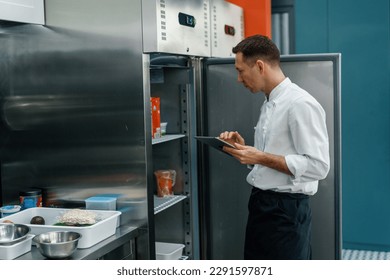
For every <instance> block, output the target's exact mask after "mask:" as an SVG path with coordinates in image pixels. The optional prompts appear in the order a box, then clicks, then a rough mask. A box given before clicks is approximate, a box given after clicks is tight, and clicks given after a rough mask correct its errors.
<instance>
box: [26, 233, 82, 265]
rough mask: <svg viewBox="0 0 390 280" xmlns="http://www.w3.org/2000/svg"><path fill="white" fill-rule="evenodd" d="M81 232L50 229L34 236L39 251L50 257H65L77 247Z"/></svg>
mask: <svg viewBox="0 0 390 280" xmlns="http://www.w3.org/2000/svg"><path fill="white" fill-rule="evenodd" d="M80 238H81V234H80V233H77V232H73V231H50V232H45V233H41V234H39V235H36V236H35V237H34V238H33V242H35V244H36V246H37V248H38V250H39V252H40V253H41V254H42V255H43V256H45V257H46V258H49V259H65V258H68V257H70V256H71V255H72V254H73V253H74V251H75V250H76V249H77V244H78V242H79V239H80Z"/></svg>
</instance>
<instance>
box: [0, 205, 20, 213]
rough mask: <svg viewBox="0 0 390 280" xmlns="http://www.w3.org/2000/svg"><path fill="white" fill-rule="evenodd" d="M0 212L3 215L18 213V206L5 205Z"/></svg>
mask: <svg viewBox="0 0 390 280" xmlns="http://www.w3.org/2000/svg"><path fill="white" fill-rule="evenodd" d="M0 211H1V212H3V213H7V214H9V213H16V212H19V211H20V206H19V205H5V206H3V207H1V208H0Z"/></svg>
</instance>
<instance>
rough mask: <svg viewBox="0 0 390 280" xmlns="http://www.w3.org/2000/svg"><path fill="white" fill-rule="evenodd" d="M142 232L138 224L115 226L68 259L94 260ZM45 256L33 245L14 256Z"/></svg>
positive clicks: (27, 258)
mask: <svg viewBox="0 0 390 280" xmlns="http://www.w3.org/2000/svg"><path fill="white" fill-rule="evenodd" d="M141 233H142V229H141V228H140V227H138V226H128V225H123V226H120V227H119V228H117V230H116V232H115V234H114V235H112V236H110V237H108V238H107V239H104V240H103V241H101V242H99V243H97V244H96V245H94V246H92V247H90V248H85V249H77V250H76V252H74V253H73V255H72V256H71V257H69V258H68V259H69V260H96V259H99V258H102V257H104V256H105V255H106V254H108V253H110V252H112V251H113V250H115V249H117V248H118V247H120V246H122V245H125V244H126V243H130V242H131V241H132V240H134V239H135V238H137V237H138V236H139V235H140V234H141ZM45 259H46V258H45V257H44V256H42V255H41V253H40V252H39V251H38V249H37V248H36V247H35V245H33V246H32V247H31V251H30V252H28V253H26V254H24V255H22V256H20V257H18V258H16V260H45Z"/></svg>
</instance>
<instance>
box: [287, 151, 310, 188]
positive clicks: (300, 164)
mask: <svg viewBox="0 0 390 280" xmlns="http://www.w3.org/2000/svg"><path fill="white" fill-rule="evenodd" d="M285 160H286V164H287V167H288V169H289V170H290V172H291V173H292V174H293V180H292V182H293V184H297V183H299V181H300V180H299V179H300V177H301V176H302V175H303V174H304V173H305V172H306V170H307V164H308V159H307V157H306V156H302V155H287V156H286V157H285Z"/></svg>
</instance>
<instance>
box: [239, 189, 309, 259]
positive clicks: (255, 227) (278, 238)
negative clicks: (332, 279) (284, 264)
mask: <svg viewBox="0 0 390 280" xmlns="http://www.w3.org/2000/svg"><path fill="white" fill-rule="evenodd" d="M248 209H249V216H248V222H247V227H246V236H245V249H244V250H245V251H244V258H245V259H247V260H306V259H311V247H310V238H311V209H310V205H309V196H307V195H304V194H288V193H278V192H274V191H263V190H260V189H258V188H253V190H252V193H251V196H250V199H249V203H248Z"/></svg>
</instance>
